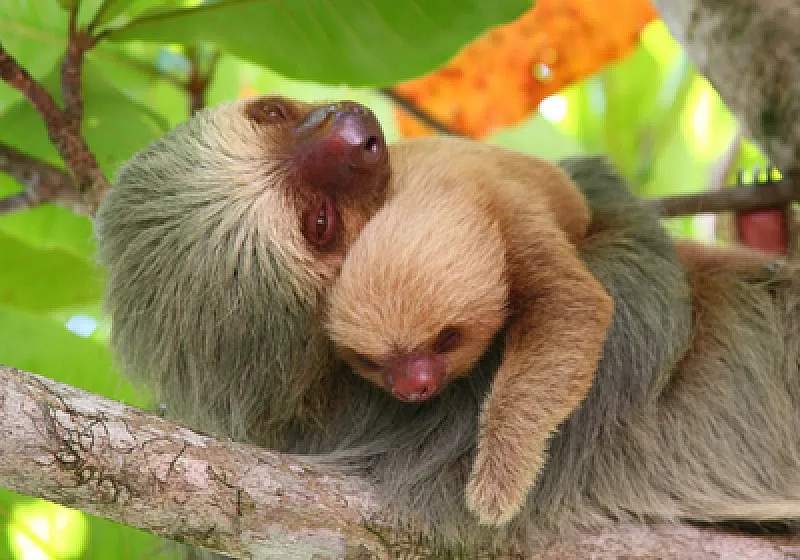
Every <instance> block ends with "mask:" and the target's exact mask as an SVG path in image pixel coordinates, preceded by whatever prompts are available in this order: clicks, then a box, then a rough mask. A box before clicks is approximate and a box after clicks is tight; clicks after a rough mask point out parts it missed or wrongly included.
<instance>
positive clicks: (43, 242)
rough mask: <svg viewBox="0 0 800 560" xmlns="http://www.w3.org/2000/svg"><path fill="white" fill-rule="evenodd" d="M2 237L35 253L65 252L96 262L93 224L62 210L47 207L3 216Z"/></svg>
mask: <svg viewBox="0 0 800 560" xmlns="http://www.w3.org/2000/svg"><path fill="white" fill-rule="evenodd" d="M0 234H7V235H9V236H11V237H14V238H16V239H17V240H19V241H21V242H23V243H26V244H28V245H30V246H31V247H33V248H34V249H42V250H59V251H65V252H67V253H69V254H71V255H73V256H75V257H78V258H80V259H83V260H85V261H87V262H92V261H93V259H94V253H95V244H94V238H93V236H92V235H93V234H92V222H91V220H90V219H89V218H87V217H86V216H79V215H77V214H74V213H72V212H70V211H69V210H67V209H65V208H60V207H58V206H53V205H50V204H43V205H41V206H36V207H34V208H30V209H28V210H26V211H24V212H14V213H11V214H6V215H3V216H0Z"/></svg>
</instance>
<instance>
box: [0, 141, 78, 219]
mask: <svg viewBox="0 0 800 560" xmlns="http://www.w3.org/2000/svg"><path fill="white" fill-rule="evenodd" d="M0 171H2V172H4V173H7V174H8V175H11V176H12V177H14V179H16V180H17V182H19V183H20V184H21V185H23V186H24V187H25V191H23V192H21V193H18V194H14V195H11V196H8V197H6V198H0V214H8V213H11V212H17V211H20V210H25V209H27V208H32V207H34V206H38V205H40V204H43V203H45V202H52V203H55V204H58V205H60V206H64V207H65V208H69V209H70V210H72V211H73V212H75V213H76V214H88V213H89V208H88V207H87V206H86V203H85V202H84V201H83V198H82V197H81V196H80V193H78V191H77V190H76V189H75V186H74V185H73V183H72V179H71V178H70V176H69V174H67V172H66V171H64V170H63V169H59V168H58V167H56V166H54V165H50V164H49V163H45V162H43V161H41V160H38V159H36V158H33V157H31V156H28V155H26V154H23V153H22V152H19V151H17V150H15V149H14V148H12V147H10V146H6V145H5V144H2V143H0Z"/></svg>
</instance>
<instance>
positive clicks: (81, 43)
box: [61, 2, 92, 136]
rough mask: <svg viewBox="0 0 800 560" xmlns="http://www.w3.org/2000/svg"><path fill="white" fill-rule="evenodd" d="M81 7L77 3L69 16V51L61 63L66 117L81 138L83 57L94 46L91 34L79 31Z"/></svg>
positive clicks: (68, 123) (75, 133) (69, 124)
mask: <svg viewBox="0 0 800 560" xmlns="http://www.w3.org/2000/svg"><path fill="white" fill-rule="evenodd" d="M79 6H80V2H75V4H74V5H73V7H72V9H71V11H70V14H69V25H68V40H67V50H66V53H65V54H64V60H63V62H62V63H61V97H62V99H63V100H64V116H65V118H66V121H67V126H68V127H69V129H70V132H71V133H72V134H74V135H76V136H80V133H81V122H82V121H83V89H82V85H81V72H82V70H83V56H84V54H85V53H86V50H87V49H89V48H90V47H91V46H92V39H91V36H90V35H89V33H87V32H86V31H81V30H79V29H78V24H77V18H78V7H79Z"/></svg>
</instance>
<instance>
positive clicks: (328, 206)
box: [303, 195, 336, 248]
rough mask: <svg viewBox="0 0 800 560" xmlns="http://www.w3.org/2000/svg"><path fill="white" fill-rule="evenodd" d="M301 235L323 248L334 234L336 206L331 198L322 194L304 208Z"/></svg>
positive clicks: (331, 239)
mask: <svg viewBox="0 0 800 560" xmlns="http://www.w3.org/2000/svg"><path fill="white" fill-rule="evenodd" d="M303 222H304V223H303V235H304V236H305V238H306V239H307V240H308V242H309V243H311V244H312V245H314V246H315V247H318V248H324V247H326V246H328V245H330V243H331V242H332V241H333V238H334V236H335V235H336V206H335V205H334V203H333V199H332V198H331V197H330V196H328V195H323V196H322V197H320V198H319V199H318V200H316V201H314V202H313V203H312V204H311V205H310V206H309V207H308V209H307V210H306V213H305V217H304V220H303Z"/></svg>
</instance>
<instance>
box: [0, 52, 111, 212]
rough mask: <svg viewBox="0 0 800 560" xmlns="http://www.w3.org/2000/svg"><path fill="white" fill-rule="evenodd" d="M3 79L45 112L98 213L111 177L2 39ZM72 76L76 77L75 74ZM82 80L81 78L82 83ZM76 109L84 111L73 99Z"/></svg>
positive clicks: (59, 146)
mask: <svg viewBox="0 0 800 560" xmlns="http://www.w3.org/2000/svg"><path fill="white" fill-rule="evenodd" d="M81 56H82V55H81ZM74 62H75V61H73V62H72V63H70V65H71V64H73V63H74ZM78 62H79V61H78ZM66 65H67V64H66V62H65V66H66ZM0 79H2V80H4V81H5V82H7V83H8V84H9V85H10V86H11V87H13V88H15V89H17V90H18V91H20V92H21V93H22V94H23V95H24V96H25V97H26V98H27V99H28V101H29V102H30V103H31V104H32V105H33V106H34V108H35V109H36V110H37V111H38V112H39V114H40V115H41V116H42V118H43V119H44V122H45V125H46V126H47V132H48V135H49V137H50V141H51V142H52V143H53V145H54V146H55V147H56V149H57V150H58V152H59V154H60V155H61V157H62V159H63V160H64V163H65V164H66V166H67V169H68V170H69V172H70V174H71V176H72V177H73V180H74V182H75V183H76V184H77V187H78V190H79V191H80V192H81V193H82V195H83V196H84V198H85V200H86V205H87V207H88V208H89V209H90V211H91V213H94V210H96V209H97V206H98V205H99V204H100V200H102V198H103V195H104V194H105V193H106V191H107V190H108V189H109V183H108V180H107V179H106V177H105V176H104V175H103V172H102V171H100V168H99V167H98V165H97V160H96V159H95V157H94V154H93V153H92V152H91V151H90V150H89V147H88V146H87V145H86V142H85V141H84V139H83V137H82V136H81V135H80V134H79V133H78V132H76V129H75V126H74V125H73V123H72V121H71V120H70V117H69V116H68V115H67V114H66V112H65V111H62V110H61V108H60V107H59V106H58V104H56V102H55V100H54V99H53V97H52V96H51V95H50V93H49V92H48V91H47V90H46V89H45V88H44V86H42V85H41V84H40V83H39V82H37V81H36V80H34V79H33V77H31V75H30V74H29V73H28V72H27V71H26V70H25V69H24V68H22V67H21V66H20V65H19V63H18V62H17V61H16V60H15V59H14V58H13V57H12V56H11V55H10V54H9V53H8V52H6V50H5V49H4V48H3V44H2V43H0ZM69 79H70V80H73V79H74V77H70V78H69ZM79 82H80V79H79V78H78V86H80V83H79ZM73 85H74V84H73ZM78 97H80V95H78ZM72 112H73V114H74V113H76V112H82V103H81V104H80V106H79V107H76V106H75V105H74V100H73V106H72Z"/></svg>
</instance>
